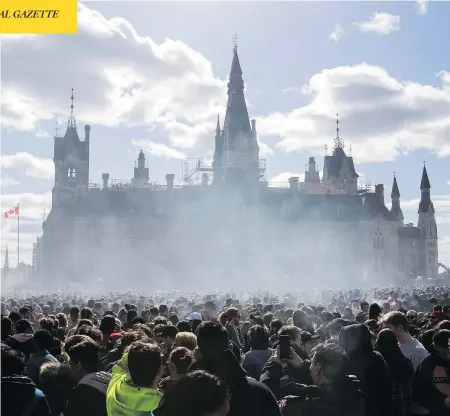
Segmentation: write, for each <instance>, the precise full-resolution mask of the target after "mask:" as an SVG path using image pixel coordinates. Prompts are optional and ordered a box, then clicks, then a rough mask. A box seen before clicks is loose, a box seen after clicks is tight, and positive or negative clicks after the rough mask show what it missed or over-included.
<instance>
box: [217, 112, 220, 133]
mask: <svg viewBox="0 0 450 416" xmlns="http://www.w3.org/2000/svg"><path fill="white" fill-rule="evenodd" d="M216 133H217V135H219V134H220V118H219V114H217V125H216Z"/></svg>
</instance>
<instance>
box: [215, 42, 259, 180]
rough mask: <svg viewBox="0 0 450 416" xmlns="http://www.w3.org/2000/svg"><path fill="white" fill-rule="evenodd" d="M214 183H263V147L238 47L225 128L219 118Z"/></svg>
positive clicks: (235, 53)
mask: <svg viewBox="0 0 450 416" xmlns="http://www.w3.org/2000/svg"><path fill="white" fill-rule="evenodd" d="M215 143H216V148H215V152H214V159H213V168H214V183H215V184H220V183H225V184H228V185H231V186H232V187H237V186H244V187H246V188H248V187H255V188H256V187H257V186H258V184H259V146H258V141H257V136H256V122H255V120H252V121H251V122H250V119H249V116H248V111H247V104H246V102H245V96H244V81H243V78H242V69H241V64H240V62H239V56H238V52H237V45H236V44H235V45H234V48H233V61H232V64H231V70H230V78H229V82H228V102H227V109H226V113H225V120H224V124H223V129H221V128H220V121H219V119H217V126H216V137H215Z"/></svg>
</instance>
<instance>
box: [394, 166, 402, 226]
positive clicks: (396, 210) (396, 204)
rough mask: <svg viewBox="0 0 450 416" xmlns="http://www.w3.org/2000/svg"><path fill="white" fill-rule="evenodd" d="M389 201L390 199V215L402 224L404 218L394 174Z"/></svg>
mask: <svg viewBox="0 0 450 416" xmlns="http://www.w3.org/2000/svg"><path fill="white" fill-rule="evenodd" d="M391 199H392V206H391V213H392V215H393V217H394V218H395V219H396V220H397V221H401V222H402V223H403V219H404V217H403V211H402V209H401V207H400V191H399V189H398V185H397V178H396V176H395V173H394V182H393V184H392V191H391Z"/></svg>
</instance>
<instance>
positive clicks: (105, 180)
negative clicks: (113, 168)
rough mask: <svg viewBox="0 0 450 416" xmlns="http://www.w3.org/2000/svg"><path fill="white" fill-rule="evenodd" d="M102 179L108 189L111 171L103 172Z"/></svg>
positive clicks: (104, 187) (104, 186)
mask: <svg viewBox="0 0 450 416" xmlns="http://www.w3.org/2000/svg"><path fill="white" fill-rule="evenodd" d="M86 127H88V126H86ZM102 179H103V189H108V181H109V173H102Z"/></svg>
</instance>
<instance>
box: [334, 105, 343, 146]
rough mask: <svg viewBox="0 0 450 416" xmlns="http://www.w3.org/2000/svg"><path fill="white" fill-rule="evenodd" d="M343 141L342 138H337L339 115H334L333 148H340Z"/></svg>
mask: <svg viewBox="0 0 450 416" xmlns="http://www.w3.org/2000/svg"><path fill="white" fill-rule="evenodd" d="M342 147H343V141H342V137H341V136H339V113H337V114H336V138H335V139H334V148H335V149H337V148H342Z"/></svg>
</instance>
